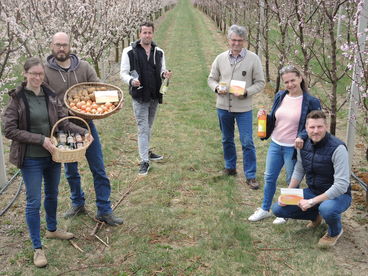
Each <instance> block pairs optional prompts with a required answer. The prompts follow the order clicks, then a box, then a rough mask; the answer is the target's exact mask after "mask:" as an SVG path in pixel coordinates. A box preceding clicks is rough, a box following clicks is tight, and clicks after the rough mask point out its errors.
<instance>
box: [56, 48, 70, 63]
mask: <svg viewBox="0 0 368 276" xmlns="http://www.w3.org/2000/svg"><path fill="white" fill-rule="evenodd" d="M51 52H52V55H53V56H54V57H55V59H56V60H57V61H60V62H64V61H66V60H68V59H69V58H70V51H58V52H55V51H54V50H52V51H51Z"/></svg>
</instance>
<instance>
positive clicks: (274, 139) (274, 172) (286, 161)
mask: <svg viewBox="0 0 368 276" xmlns="http://www.w3.org/2000/svg"><path fill="white" fill-rule="evenodd" d="M280 75H281V78H282V81H283V83H284V86H285V88H286V90H281V91H279V92H278V93H277V94H276V96H275V100H274V103H273V106H272V110H271V113H270V114H267V135H266V138H264V139H268V138H269V137H271V143H270V146H269V148H268V152H267V159H266V170H265V173H264V183H265V186H264V197H263V203H262V207H261V208H258V209H257V210H256V211H255V212H254V214H253V215H251V216H250V217H249V218H248V220H250V221H258V220H261V219H264V218H267V217H270V216H272V213H271V212H270V208H271V204H272V199H273V196H274V195H275V192H276V184H277V178H278V176H279V174H280V171H281V169H282V167H283V166H284V165H285V170H286V183H287V184H289V182H290V179H291V176H292V173H293V170H294V165H295V162H296V159H295V158H293V156H294V151H295V148H302V147H303V145H304V140H305V139H306V138H307V133H306V130H305V121H306V117H307V114H308V113H309V112H310V111H312V110H316V109H321V104H320V101H319V100H318V99H317V98H315V97H313V96H311V95H310V94H309V93H308V90H307V87H306V83H305V80H304V78H303V76H302V74H301V72H300V71H299V70H298V69H297V68H296V67H295V66H293V65H288V66H285V67H283V68H282V69H281V70H280ZM264 112H265V111H262V110H260V111H259V112H258V116H259V115H262V114H264ZM285 222H286V221H285V219H283V218H276V219H275V220H274V222H273V223H274V224H281V223H285Z"/></svg>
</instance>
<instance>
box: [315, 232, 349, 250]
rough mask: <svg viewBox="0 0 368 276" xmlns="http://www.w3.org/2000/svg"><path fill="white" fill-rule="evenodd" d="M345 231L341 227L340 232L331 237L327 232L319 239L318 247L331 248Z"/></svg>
mask: <svg viewBox="0 0 368 276" xmlns="http://www.w3.org/2000/svg"><path fill="white" fill-rule="evenodd" d="M343 232H344V231H343V230H342V229H341V232H340V234H338V235H337V236H335V237H330V236H329V235H328V233H326V234H325V235H324V236H323V237H322V238H320V239H319V242H318V247H319V248H329V247H332V246H334V245H335V244H336V242H337V240H338V239H339V238H340V237H341V235H342V233H343Z"/></svg>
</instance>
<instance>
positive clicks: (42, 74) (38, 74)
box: [27, 72, 45, 78]
mask: <svg viewBox="0 0 368 276" xmlns="http://www.w3.org/2000/svg"><path fill="white" fill-rule="evenodd" d="M27 74H30V75H31V76H32V77H39V78H41V77H43V76H44V75H45V73H43V72H42V73H36V72H27Z"/></svg>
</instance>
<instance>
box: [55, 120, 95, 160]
mask: <svg viewBox="0 0 368 276" xmlns="http://www.w3.org/2000/svg"><path fill="white" fill-rule="evenodd" d="M69 119H77V120H80V121H82V122H83V123H84V124H85V125H86V126H87V129H88V133H91V129H90V127H89V125H88V123H87V122H86V121H85V120H83V119H82V118H79V117H77V116H68V117H64V118H61V119H60V120H59V121H57V122H56V123H55V125H54V126H53V127H52V129H51V134H50V137H51V138H50V139H51V141H52V142H53V144H54V145H57V141H56V138H55V136H54V133H55V130H56V128H57V126H58V124H59V123H60V122H62V121H64V120H69ZM90 144H91V143H90V142H89V143H85V145H84V146H83V147H81V148H79V149H74V150H65V149H59V148H56V150H55V151H54V153H53V154H52V160H53V161H55V162H58V163H71V162H80V161H82V160H83V159H84V157H85V155H86V150H87V148H88V147H89V146H90Z"/></svg>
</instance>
